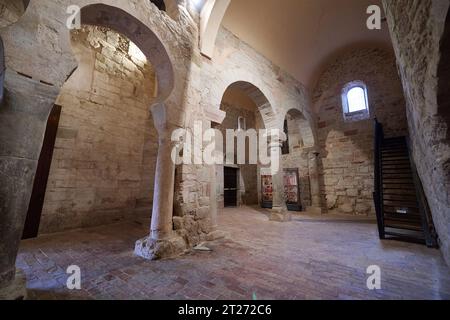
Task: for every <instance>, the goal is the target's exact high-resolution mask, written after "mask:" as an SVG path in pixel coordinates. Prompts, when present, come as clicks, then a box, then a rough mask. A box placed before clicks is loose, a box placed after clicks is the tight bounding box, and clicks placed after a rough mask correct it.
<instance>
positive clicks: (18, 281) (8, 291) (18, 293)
mask: <svg viewBox="0 0 450 320" xmlns="http://www.w3.org/2000/svg"><path fill="white" fill-rule="evenodd" d="M26 298H27V278H26V276H25V273H24V272H23V271H21V270H16V275H15V278H14V280H13V281H12V282H11V283H10V284H8V285H7V286H6V287H0V300H25V299H26Z"/></svg>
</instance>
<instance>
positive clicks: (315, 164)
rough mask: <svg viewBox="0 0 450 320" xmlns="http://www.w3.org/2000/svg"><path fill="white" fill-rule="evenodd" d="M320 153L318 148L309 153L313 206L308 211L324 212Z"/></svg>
mask: <svg viewBox="0 0 450 320" xmlns="http://www.w3.org/2000/svg"><path fill="white" fill-rule="evenodd" d="M319 155H320V153H319V152H318V151H316V150H314V151H311V152H310V153H309V183H310V188H311V208H308V209H309V210H308V211H311V212H312V213H318V214H322V204H321V202H320V198H321V197H320V181H319Z"/></svg>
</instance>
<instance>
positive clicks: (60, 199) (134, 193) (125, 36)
mask: <svg viewBox="0 0 450 320" xmlns="http://www.w3.org/2000/svg"><path fill="white" fill-rule="evenodd" d="M81 21H82V28H81V29H79V30H73V31H71V42H72V48H73V52H74V55H75V57H76V58H77V60H78V68H77V69H76V70H75V72H74V73H73V74H72V76H71V77H70V78H69V79H68V81H67V82H66V83H65V85H64V86H63V88H62V90H61V93H60V95H59V97H58V99H57V104H58V105H61V106H62V111H61V117H60V121H59V127H58V130H57V135H56V141H55V143H54V153H53V157H52V160H51V169H50V171H49V175H48V182H47V183H46V192H45V200H44V203H43V204H42V206H43V209H42V210H41V217H40V218H41V219H40V224H39V226H38V227H39V233H41V234H42V233H53V232H58V231H62V230H67V229H73V228H80V227H90V226H97V225H104V224H109V223H114V222H117V221H122V220H130V219H140V218H148V217H149V216H150V213H151V212H152V207H153V194H154V188H155V186H154V183H155V176H156V161H157V152H155V150H158V132H157V130H156V127H155V125H156V124H157V123H156V121H154V119H155V118H154V117H153V114H152V112H151V111H150V106H152V105H154V104H155V103H160V102H164V101H165V99H166V98H167V97H168V96H169V95H170V93H171V91H172V88H173V74H172V65H171V63H170V59H169V57H168V54H167V52H166V51H165V49H164V46H163V45H162V43H161V42H160V41H159V39H158V38H157V37H156V35H154V34H153V33H152V32H151V31H150V30H149V29H148V28H147V27H146V26H145V25H143V24H142V23H141V22H139V21H138V20H136V19H135V18H133V17H131V16H130V15H128V14H127V13H126V12H124V11H122V10H120V9H117V8H114V7H109V6H105V5H92V6H88V7H85V8H83V9H82V11H81ZM44 144H45V143H44ZM35 184H36V182H35ZM28 220H29V219H28V218H27V223H28ZM34 221H36V220H34ZM36 233H37V232H36Z"/></svg>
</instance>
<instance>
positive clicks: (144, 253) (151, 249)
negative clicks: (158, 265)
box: [134, 236, 186, 260]
mask: <svg viewBox="0 0 450 320" xmlns="http://www.w3.org/2000/svg"><path fill="white" fill-rule="evenodd" d="M185 250H186V242H185V241H184V240H183V238H181V237H178V236H172V237H170V238H167V239H161V240H155V239H152V238H151V237H150V236H149V237H146V238H143V239H140V240H138V241H136V245H135V248H134V254H135V255H137V256H139V257H141V258H144V259H147V260H159V259H165V258H174V257H177V256H179V255H181V254H182V253H184V252H185Z"/></svg>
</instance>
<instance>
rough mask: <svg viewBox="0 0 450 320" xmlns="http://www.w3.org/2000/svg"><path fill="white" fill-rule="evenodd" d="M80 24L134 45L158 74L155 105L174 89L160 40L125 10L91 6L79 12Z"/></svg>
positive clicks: (164, 49)
mask: <svg viewBox="0 0 450 320" xmlns="http://www.w3.org/2000/svg"><path fill="white" fill-rule="evenodd" d="M81 23H82V24H88V25H95V26H101V27H107V28H111V29H113V30H115V31H117V32H120V33H122V34H123V35H125V36H126V37H127V38H128V39H130V40H131V41H132V42H133V43H135V44H136V45H137V46H138V47H139V48H140V49H141V51H142V52H143V53H144V55H145V56H146V57H147V59H148V60H149V61H150V63H151V64H152V65H153V66H154V68H155V70H156V74H157V85H158V94H157V97H156V100H155V103H158V102H164V101H165V100H166V99H167V98H168V97H169V96H170V95H171V93H172V91H173V88H174V86H175V83H174V81H175V80H174V71H173V65H172V61H171V58H170V57H169V54H168V51H167V50H166V48H165V47H164V45H163V43H162V42H161V40H160V39H159V38H158V37H157V36H156V34H155V33H154V32H153V31H151V30H150V29H149V28H148V27H147V26H146V25H144V24H143V23H142V22H140V21H139V20H138V19H136V18H135V17H133V16H132V15H130V14H129V13H127V12H126V11H124V10H122V9H120V8H117V7H113V6H108V5H105V4H91V5H87V6H85V7H83V8H82V9H81Z"/></svg>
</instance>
